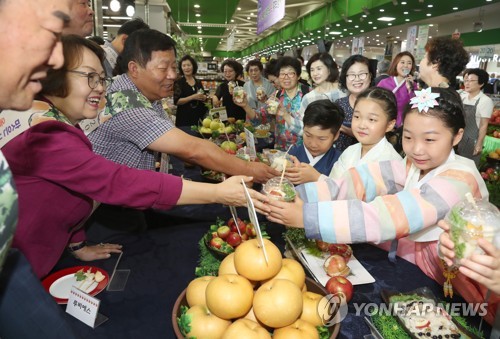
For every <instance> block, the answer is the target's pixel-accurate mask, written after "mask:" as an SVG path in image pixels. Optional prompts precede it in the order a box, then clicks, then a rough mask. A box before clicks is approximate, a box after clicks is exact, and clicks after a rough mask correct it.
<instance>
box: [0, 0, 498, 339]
mask: <svg viewBox="0 0 500 339" xmlns="http://www.w3.org/2000/svg"><path fill="white" fill-rule="evenodd" d="M92 27H93V11H92V9H91V8H90V7H89V4H88V3H87V2H86V1H83V2H82V1H75V0H47V1H44V2H43V3H41V2H39V1H34V0H0V30H1V31H2V32H4V34H0V42H1V43H2V46H3V48H2V50H1V51H0V57H1V58H2V64H1V65H0V68H1V70H2V72H1V73H0V85H1V88H2V92H0V110H4V111H7V110H9V114H28V115H31V116H32V117H35V116H36V119H35V118H33V119H32V120H31V124H30V126H26V128H25V129H24V130H20V131H18V135H17V136H15V137H14V138H13V139H12V140H10V141H9V142H7V143H6V144H5V145H2V153H1V158H0V175H1V177H2V181H1V185H2V186H1V189H0V202H1V205H2V214H1V215H2V222H1V227H0V337H2V338H30V337H34V336H35V335H36V336H38V337H50V338H58V337H61V338H62V337H64V338H76V337H78V336H77V334H75V333H74V332H73V329H72V328H71V327H70V326H69V325H68V324H67V323H66V322H65V321H64V315H63V313H62V310H61V309H60V308H59V307H58V306H57V305H56V304H55V302H54V301H53V300H52V298H51V297H50V295H49V294H48V293H46V292H45V290H44V289H43V288H42V286H41V284H40V279H42V278H44V277H45V276H47V275H48V274H49V273H50V272H51V270H52V269H53V268H54V266H55V265H56V263H57V261H58V260H59V259H60V257H61V255H62V253H63V252H64V251H65V250H68V251H69V252H71V253H72V254H73V255H74V256H75V257H76V258H78V259H80V260H82V261H91V260H96V259H105V258H108V257H110V255H111V253H119V252H120V251H121V245H119V244H99V245H91V244H88V243H87V242H86V241H85V222H86V220H87V218H88V217H89V216H90V215H91V214H92V211H93V210H94V209H95V208H96V206H97V205H98V204H99V203H102V204H101V206H100V207H99V209H101V210H106V209H107V208H108V209H110V211H112V208H113V207H112V206H122V207H125V208H130V209H131V210H129V213H130V214H124V213H123V211H124V210H123V209H121V210H120V215H121V216H122V218H123V216H124V215H126V218H130V215H134V214H135V215H136V214H137V213H139V214H140V211H138V210H141V209H146V208H152V207H154V208H156V209H169V208H172V207H173V206H176V205H183V204H207V203H221V204H226V205H233V206H244V205H245V204H246V199H245V194H244V189H243V187H242V184H241V181H242V180H243V181H244V182H247V183H250V182H252V181H254V182H257V183H264V182H266V181H267V180H268V179H270V178H272V177H275V176H278V175H280V173H279V172H277V171H276V170H275V169H273V168H271V167H270V166H268V165H266V164H264V163H254V162H246V161H243V160H240V159H237V158H235V157H233V156H231V155H229V154H227V153H225V152H224V151H222V150H221V149H220V148H219V147H217V146H216V145H215V144H213V143H211V142H209V141H206V140H204V139H202V138H197V137H194V136H191V135H189V134H187V133H185V132H183V131H182V130H181V129H180V128H179V127H183V126H189V125H191V124H196V123H197V122H198V121H199V120H200V119H202V118H203V117H204V116H205V115H206V113H207V106H206V105H205V101H206V100H207V93H206V92H205V90H204V88H203V85H202V83H201V82H200V81H199V80H198V79H197V78H196V74H197V68H198V67H197V62H196V60H195V59H194V58H192V57H191V56H189V55H186V56H179V60H177V58H176V47H175V42H174V40H173V39H172V38H171V37H169V36H168V35H166V34H164V33H161V32H159V31H156V30H153V29H150V28H149V27H148V26H147V25H146V24H145V23H144V22H142V21H141V20H139V19H134V20H131V21H129V22H127V23H126V24H124V25H123V27H122V28H121V29H120V30H119V32H118V35H117V37H116V38H114V39H113V40H112V41H110V42H109V41H105V42H104V44H103V45H102V46H100V45H98V44H97V43H95V42H93V41H91V40H90V39H86V38H85V37H86V36H88V35H90V34H91V32H92ZM7 33H8V34H7ZM425 50H426V54H425V57H424V58H423V59H422V61H421V62H420V64H419V69H418V71H419V79H420V81H421V82H423V83H424V86H423V87H419V86H418V83H417V81H416V80H417V79H416V78H415V71H416V62H415V58H414V57H413V55H412V54H411V53H409V52H401V53H399V54H398V55H396V56H395V58H394V59H393V60H392V62H390V63H389V65H386V66H388V68H387V74H385V75H386V76H384V77H380V75H384V74H382V73H380V75H379V77H377V76H376V75H377V72H376V70H375V69H374V68H373V67H372V64H371V63H370V60H369V59H368V58H366V57H364V56H362V55H352V56H350V57H349V58H347V59H346V60H345V61H344V62H343V64H342V66H341V68H340V70H339V66H338V65H337V64H336V62H335V61H334V60H333V58H332V56H331V55H330V54H328V53H318V54H315V55H313V56H312V57H311V58H310V59H309V60H308V62H307V63H306V65H305V73H304V69H303V63H301V61H300V60H299V59H297V58H295V57H291V56H283V57H280V58H278V59H277V60H275V61H272V62H269V63H268V64H267V65H266V67H264V65H263V64H262V63H261V62H260V61H259V60H251V61H250V62H248V64H247V65H246V66H245V68H244V67H243V66H242V65H241V64H240V63H239V62H237V61H236V60H232V59H227V60H225V61H224V62H223V63H222V65H221V72H222V74H223V77H224V81H223V82H222V83H221V84H220V86H219V87H218V88H217V90H216V92H215V94H214V95H213V96H212V97H211V98H210V99H211V101H212V103H213V105H214V106H215V107H219V106H224V107H226V110H227V112H228V116H229V117H230V118H234V119H243V120H247V121H249V122H251V123H252V124H254V125H260V124H270V125H271V126H272V128H273V135H274V148H276V149H278V150H282V151H289V153H290V154H291V156H292V160H293V166H292V167H290V168H288V169H287V170H286V171H285V176H286V177H287V178H289V179H290V180H291V181H292V182H293V183H294V184H296V185H298V186H296V190H297V192H298V197H297V198H296V199H295V201H294V202H279V201H274V200H270V199H268V198H267V197H266V196H265V195H263V194H261V193H259V192H257V191H255V190H252V189H250V192H251V197H252V199H253V201H254V204H255V208H256V209H257V210H258V211H259V212H260V213H261V214H263V215H265V216H266V217H267V218H268V219H269V220H270V221H272V222H276V223H280V224H283V225H286V226H290V227H302V228H304V229H305V232H306V235H307V237H308V238H311V239H321V240H324V241H328V242H332V243H365V242H370V243H375V244H377V245H378V246H380V247H382V248H385V249H387V250H388V252H389V257H390V258H391V260H394V257H395V256H396V255H398V256H400V257H402V258H405V259H406V260H408V261H410V262H412V263H414V264H415V265H417V266H418V267H419V268H420V269H421V270H422V271H423V272H424V273H425V274H426V275H428V276H429V277H431V278H432V279H434V280H435V281H437V282H438V283H440V284H443V283H444V278H443V274H442V270H443V269H446V266H445V265H444V264H443V262H444V263H446V264H451V261H452V260H453V258H454V246H453V242H452V241H451V240H450V237H449V225H447V224H445V223H444V222H443V221H442V219H443V218H444V216H445V215H446V213H447V212H448V211H449V210H450V209H451V208H452V207H453V206H454V205H455V204H456V203H457V202H459V201H460V200H462V199H463V198H464V197H465V196H466V194H468V193H470V194H472V195H473V196H474V197H475V198H476V199H487V198H488V191H487V189H486V186H485V183H484V181H483V179H482V178H481V176H480V174H479V172H478V169H477V161H478V155H479V154H480V153H481V151H482V146H483V142H484V137H485V133H486V127H485V126H486V124H487V120H488V118H489V116H490V115H491V113H492V110H493V105H492V103H491V99H490V98H488V97H487V96H486V95H484V93H483V88H484V86H485V85H486V84H487V83H488V82H489V77H488V74H487V73H486V72H485V71H484V70H481V69H468V70H465V67H466V65H467V63H468V61H469V55H468V53H467V52H466V51H465V49H464V48H463V45H462V43H461V42H460V40H456V39H452V38H448V37H438V38H433V39H431V40H430V41H429V42H428V43H427V45H426V49H425ZM28 54H29V55H30V58H28V59H27V58H25V57H24V56H26V55H28ZM244 69H245V70H246V72H247V73H248V76H249V79H248V81H246V82H245V81H244V80H243V79H242V77H243V73H244V72H243V70H244ZM462 72H464V73H463V74H464V83H465V88H464V91H463V92H462V93H460V94H459V93H457V92H456V90H455V89H454V87H455V81H456V77H457V75H458V74H460V73H462ZM306 75H307V76H306ZM112 76H114V78H111V77H112ZM239 87H241V88H243V91H244V95H243V97H242V100H234V89H235V88H239ZM171 92H173V96H174V103H175V104H176V105H177V118H176V122H175V123H173V122H172V120H171V119H170V118H169V117H168V116H167V115H166V113H165V111H164V110H163V107H162V105H161V99H163V98H165V97H167V96H168V95H170V93H171ZM269 100H275V101H278V109H277V110H276V111H271V110H270V109H269ZM102 102H105V108H104V116H106V117H107V121H104V122H103V123H102V124H101V125H100V126H99V127H98V128H97V129H95V130H94V131H92V132H91V133H90V134H89V135H88V136H86V135H85V134H84V133H83V132H82V130H81V129H80V128H79V127H78V123H79V122H80V121H81V120H83V119H89V118H90V119H91V118H95V117H96V116H97V115H98V112H99V110H100V109H101V107H100V104H101V103H102ZM12 110H15V111H12ZM0 114H5V112H1V113H0ZM393 131H397V132H398V133H399V134H400V136H401V139H400V141H401V146H402V151H403V153H400V152H397V151H396V150H395V149H394V147H393V145H392V144H391V143H390V142H389V140H388V139H387V138H386V134H387V133H388V132H393ZM455 150H456V151H455ZM158 152H159V153H167V154H171V155H175V156H177V157H179V158H181V159H183V160H185V161H189V162H191V163H194V164H198V165H201V166H203V167H204V168H208V169H212V170H215V171H219V172H223V173H226V174H228V175H231V176H233V177H232V178H230V179H228V180H226V181H224V182H222V183H220V184H206V183H197V182H193V181H189V180H184V179H183V178H180V177H176V176H172V175H169V174H164V173H159V172H157V171H155V160H156V158H155V154H156V153H158ZM471 159H472V160H471ZM118 217H119V216H118ZM139 218H140V216H139ZM117 223H118V224H119V223H120V220H119V219H117ZM479 244H480V246H481V247H482V248H483V249H484V251H485V254H483V255H478V254H474V255H473V256H472V257H471V258H469V259H468V260H464V262H463V265H462V267H461V268H460V270H459V274H458V276H457V278H456V279H455V280H454V281H453V287H454V288H455V289H456V291H457V292H458V293H459V294H461V295H462V296H463V297H464V298H465V299H466V300H467V301H469V302H483V301H484V300H485V299H486V296H487V295H488V293H489V291H491V292H493V293H492V295H491V296H489V299H488V302H489V306H488V313H487V315H486V317H485V318H486V320H487V321H488V322H490V323H493V320H494V316H495V313H496V311H497V307H498V302H499V301H500V298H499V293H500V287H499V286H500V283H499V281H500V250H499V249H496V248H494V247H493V246H492V244H491V243H489V242H487V241H485V240H484V239H483V240H480V241H479ZM39 309H43V310H44V311H43V312H38V310H39ZM26 323H29V324H30V326H26Z"/></svg>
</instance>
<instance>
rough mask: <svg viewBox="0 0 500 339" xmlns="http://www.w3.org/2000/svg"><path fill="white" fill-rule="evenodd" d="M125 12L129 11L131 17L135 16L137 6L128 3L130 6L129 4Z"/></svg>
mask: <svg viewBox="0 0 500 339" xmlns="http://www.w3.org/2000/svg"><path fill="white" fill-rule="evenodd" d="M125 12H126V13H127V15H128V16H129V17H133V16H134V14H135V8H134V6H132V5H128V6H127V9H126V10H125Z"/></svg>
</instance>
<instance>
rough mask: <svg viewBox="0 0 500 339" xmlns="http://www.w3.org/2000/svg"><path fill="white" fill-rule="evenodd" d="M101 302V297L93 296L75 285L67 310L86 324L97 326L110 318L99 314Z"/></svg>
mask: <svg viewBox="0 0 500 339" xmlns="http://www.w3.org/2000/svg"><path fill="white" fill-rule="evenodd" d="M100 303H101V301H100V300H99V299H97V298H94V297H91V296H90V295H88V294H87V293H85V292H82V291H80V290H79V289H78V288H76V287H75V286H73V287H72V288H71V291H70V293H69V298H68V305H67V306H66V312H67V313H69V314H71V315H72V316H73V317H75V318H76V319H78V320H80V321H81V322H83V323H84V324H86V325H88V326H90V327H92V328H95V327H97V326H99V325H100V324H102V323H103V322H104V321H106V320H107V319H108V318H106V317H104V316H102V315H100V314H99V305H100Z"/></svg>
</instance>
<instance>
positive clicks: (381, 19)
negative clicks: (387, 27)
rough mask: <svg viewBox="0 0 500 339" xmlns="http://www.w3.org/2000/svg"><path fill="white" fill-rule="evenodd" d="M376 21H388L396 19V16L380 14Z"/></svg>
mask: <svg viewBox="0 0 500 339" xmlns="http://www.w3.org/2000/svg"><path fill="white" fill-rule="evenodd" d="M377 20H378V21H386V22H389V21H394V20H396V18H393V17H390V16H381V17H380V18H378V19H377Z"/></svg>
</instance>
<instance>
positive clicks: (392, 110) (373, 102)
mask: <svg viewBox="0 0 500 339" xmlns="http://www.w3.org/2000/svg"><path fill="white" fill-rule="evenodd" d="M396 114H397V105H396V98H395V96H394V94H392V92H391V91H389V90H386V89H384V88H379V87H371V88H369V89H367V90H366V91H364V92H362V93H361V94H360V95H359V96H358V98H357V99H356V102H355V104H354V113H353V115H352V127H351V128H352V133H353V134H354V136H355V137H356V139H357V140H358V143H356V144H354V145H351V146H349V147H348V148H347V149H346V150H345V151H344V152H342V155H341V156H340V158H339V160H337V162H335V164H334V165H333V168H332V171H331V172H330V178H332V179H338V178H340V177H341V176H342V175H343V174H344V173H345V172H346V171H347V170H348V169H349V168H351V167H355V166H358V165H361V164H366V163H369V162H372V161H382V160H401V156H400V155H399V154H398V152H396V150H395V149H394V147H392V145H391V143H390V142H389V141H387V139H386V138H385V134H386V133H387V132H389V131H391V130H392V129H393V128H394V124H395V122H396ZM321 178H322V179H326V176H325V177H323V176H322V177H321Z"/></svg>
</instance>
